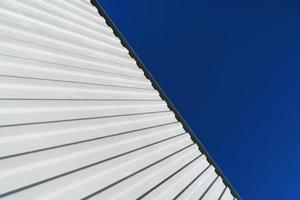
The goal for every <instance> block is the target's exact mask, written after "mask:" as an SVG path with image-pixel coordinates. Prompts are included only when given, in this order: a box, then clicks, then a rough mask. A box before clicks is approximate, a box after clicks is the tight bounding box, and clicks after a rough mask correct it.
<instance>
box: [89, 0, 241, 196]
mask: <svg viewBox="0 0 300 200" xmlns="http://www.w3.org/2000/svg"><path fill="white" fill-rule="evenodd" d="M90 1H91V3H92V5H93V6H95V7H96V8H97V9H98V13H99V14H100V15H101V16H102V17H104V18H105V20H106V23H107V25H108V26H110V27H111V28H112V30H113V32H114V34H115V35H116V36H117V37H118V38H119V39H120V40H121V43H122V45H123V46H124V47H126V48H127V49H128V51H129V55H130V56H131V57H132V58H134V59H135V61H136V62H137V65H138V66H139V67H140V68H141V69H142V70H143V71H144V74H145V76H146V77H147V78H148V79H149V80H150V81H151V82H152V86H153V87H154V89H156V90H157V91H159V93H160V96H161V98H162V99H163V100H165V101H166V102H167V104H168V107H169V108H170V110H171V111H173V112H174V114H175V117H176V119H177V120H178V121H179V122H181V123H182V125H183V128H184V129H185V131H186V132H188V133H189V134H190V135H191V138H192V140H193V141H194V142H195V143H196V144H197V145H198V147H199V150H200V151H201V152H202V153H203V154H204V155H205V156H206V158H207V161H208V162H209V163H210V164H211V165H213V166H214V167H215V170H216V173H217V174H218V175H219V176H220V177H222V179H223V181H224V183H225V185H226V186H227V187H228V188H229V189H230V191H231V193H232V195H233V196H234V197H235V198H237V199H240V200H242V198H241V197H240V195H239V194H238V192H237V191H236V190H235V189H234V187H233V186H232V185H231V183H230V182H229V180H228V179H227V178H226V177H225V175H224V174H223V172H222V170H221V169H220V168H219V167H218V165H217V164H216V162H215V161H214V160H213V158H212V157H211V156H210V155H209V153H208V152H207V151H206V149H205V148H204V146H203V145H202V143H201V142H200V141H199V140H198V138H197V136H196V134H195V133H194V132H193V131H192V129H191V128H190V127H189V125H188V124H187V123H186V121H185V120H184V119H183V117H182V116H181V115H180V113H179V112H178V111H177V110H176V108H175V106H174V105H173V103H172V102H171V100H170V99H169V98H168V96H167V95H166V94H165V92H164V91H163V90H162V89H161V88H160V86H159V85H158V83H157V81H156V80H155V79H154V78H153V76H152V75H151V73H150V72H149V71H148V69H147V68H146V67H145V65H144V64H143V62H142V61H141V60H140V59H139V57H138V56H137V54H136V53H135V52H134V50H133V49H132V48H131V46H130V45H129V44H128V42H127V41H126V39H125V38H124V37H123V35H122V34H121V32H120V31H119V29H118V28H117V27H116V25H115V24H114V23H113V22H112V20H111V19H110V18H109V17H108V15H107V14H106V12H105V11H104V9H103V8H102V7H101V5H100V4H99V3H98V2H97V0H90Z"/></svg>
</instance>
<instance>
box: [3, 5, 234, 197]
mask: <svg viewBox="0 0 300 200" xmlns="http://www.w3.org/2000/svg"><path fill="white" fill-rule="evenodd" d="M0 197H4V199H22V200H23V199H30V200H31V199H136V198H140V199H142V198H145V199H173V198H175V199H199V198H202V199H222V200H231V199H233V196H232V195H231V193H230V190H229V189H228V188H226V187H225V185H224V183H223V182H222V179H221V178H220V177H219V176H218V175H217V174H216V173H215V170H214V168H213V166H212V165H210V164H209V163H208V162H207V160H206V158H205V156H204V155H203V154H202V153H201V152H200V151H199V149H198V146H197V145H196V144H194V143H193V142H192V140H191V138H190V135H189V134H188V133H186V132H185V130H184V129H183V127H182V125H181V124H180V122H178V121H177V120H176V118H175V116H174V114H173V112H171V111H170V110H169V108H168V106H167V104H166V103H165V102H164V101H163V100H162V99H161V97H160V95H159V93H158V92H157V91H156V90H154V89H153V87H152V85H151V82H150V81H149V80H148V79H147V78H146V77H145V76H144V73H143V71H142V70H141V69H140V68H139V67H138V66H137V65H136V62H135V60H134V59H132V58H131V57H130V56H129V54H128V50H127V49H126V48H124V47H123V46H122V45H121V43H120V40H119V39H118V38H117V37H116V36H115V35H114V34H113V31H112V29H111V28H110V27H109V26H107V25H106V22H105V19H104V18H102V17H100V16H99V15H98V13H97V10H96V8H94V7H93V6H92V5H91V4H90V2H89V1H88V0H1V1H0Z"/></svg>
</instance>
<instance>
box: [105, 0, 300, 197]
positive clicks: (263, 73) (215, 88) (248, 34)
mask: <svg viewBox="0 0 300 200" xmlns="http://www.w3.org/2000/svg"><path fill="white" fill-rule="evenodd" d="M100 3H101V5H102V6H103V7H104V9H105V10H106V11H107V13H108V14H109V15H110V17H111V18H112V20H113V21H114V22H115V24H116V25H117V26H118V28H119V29H120V30H121V32H122V33H123V35H124V36H125V38H126V39H127V40H128V42H129V43H130V44H131V46H132V47H133V48H134V50H135V51H136V53H137V54H138V55H139V57H140V58H141V59H142V61H143V62H144V64H145V65H146V66H147V68H148V69H149V70H150V72H151V73H152V75H153V76H154V77H155V78H156V80H157V81H158V82H159V84H160V85H161V87H162V88H163V89H164V91H165V92H166V93H167V95H168V96H169V97H170V99H171V100H172V102H173V103H174V104H175V106H176V107H177V109H178V110H179V112H180V113H181V114H182V115H183V117H184V118H185V119H186V121H187V122H188V123H189V125H190V126H191V128H192V129H193V130H194V132H195V133H197V135H198V137H199V139H200V140H201V142H202V143H203V144H204V146H205V147H206V149H207V150H208V151H209V152H210V154H211V155H212V157H213V158H214V159H215V161H216V162H217V163H218V165H219V166H220V167H221V169H222V170H223V172H224V174H225V175H226V176H227V177H228V179H229V180H230V181H231V183H232V184H233V185H234V186H235V188H236V189H237V190H238V192H239V193H240V194H241V196H242V197H243V198H244V199H249V200H250V199H251V200H256V199H264V200H266V199H272V200H274V199H280V200H282V199H289V200H290V199H300V171H299V168H300V145H299V143H300V2H299V1H292V0H282V1H276V0H273V1H271V0H269V1H267V0H251V1H235V0H228V1H208V0H203V1H199V0H194V1H192V0H186V1H179V0H160V1H154V0H127V1H117V0H102V1H100Z"/></svg>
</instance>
